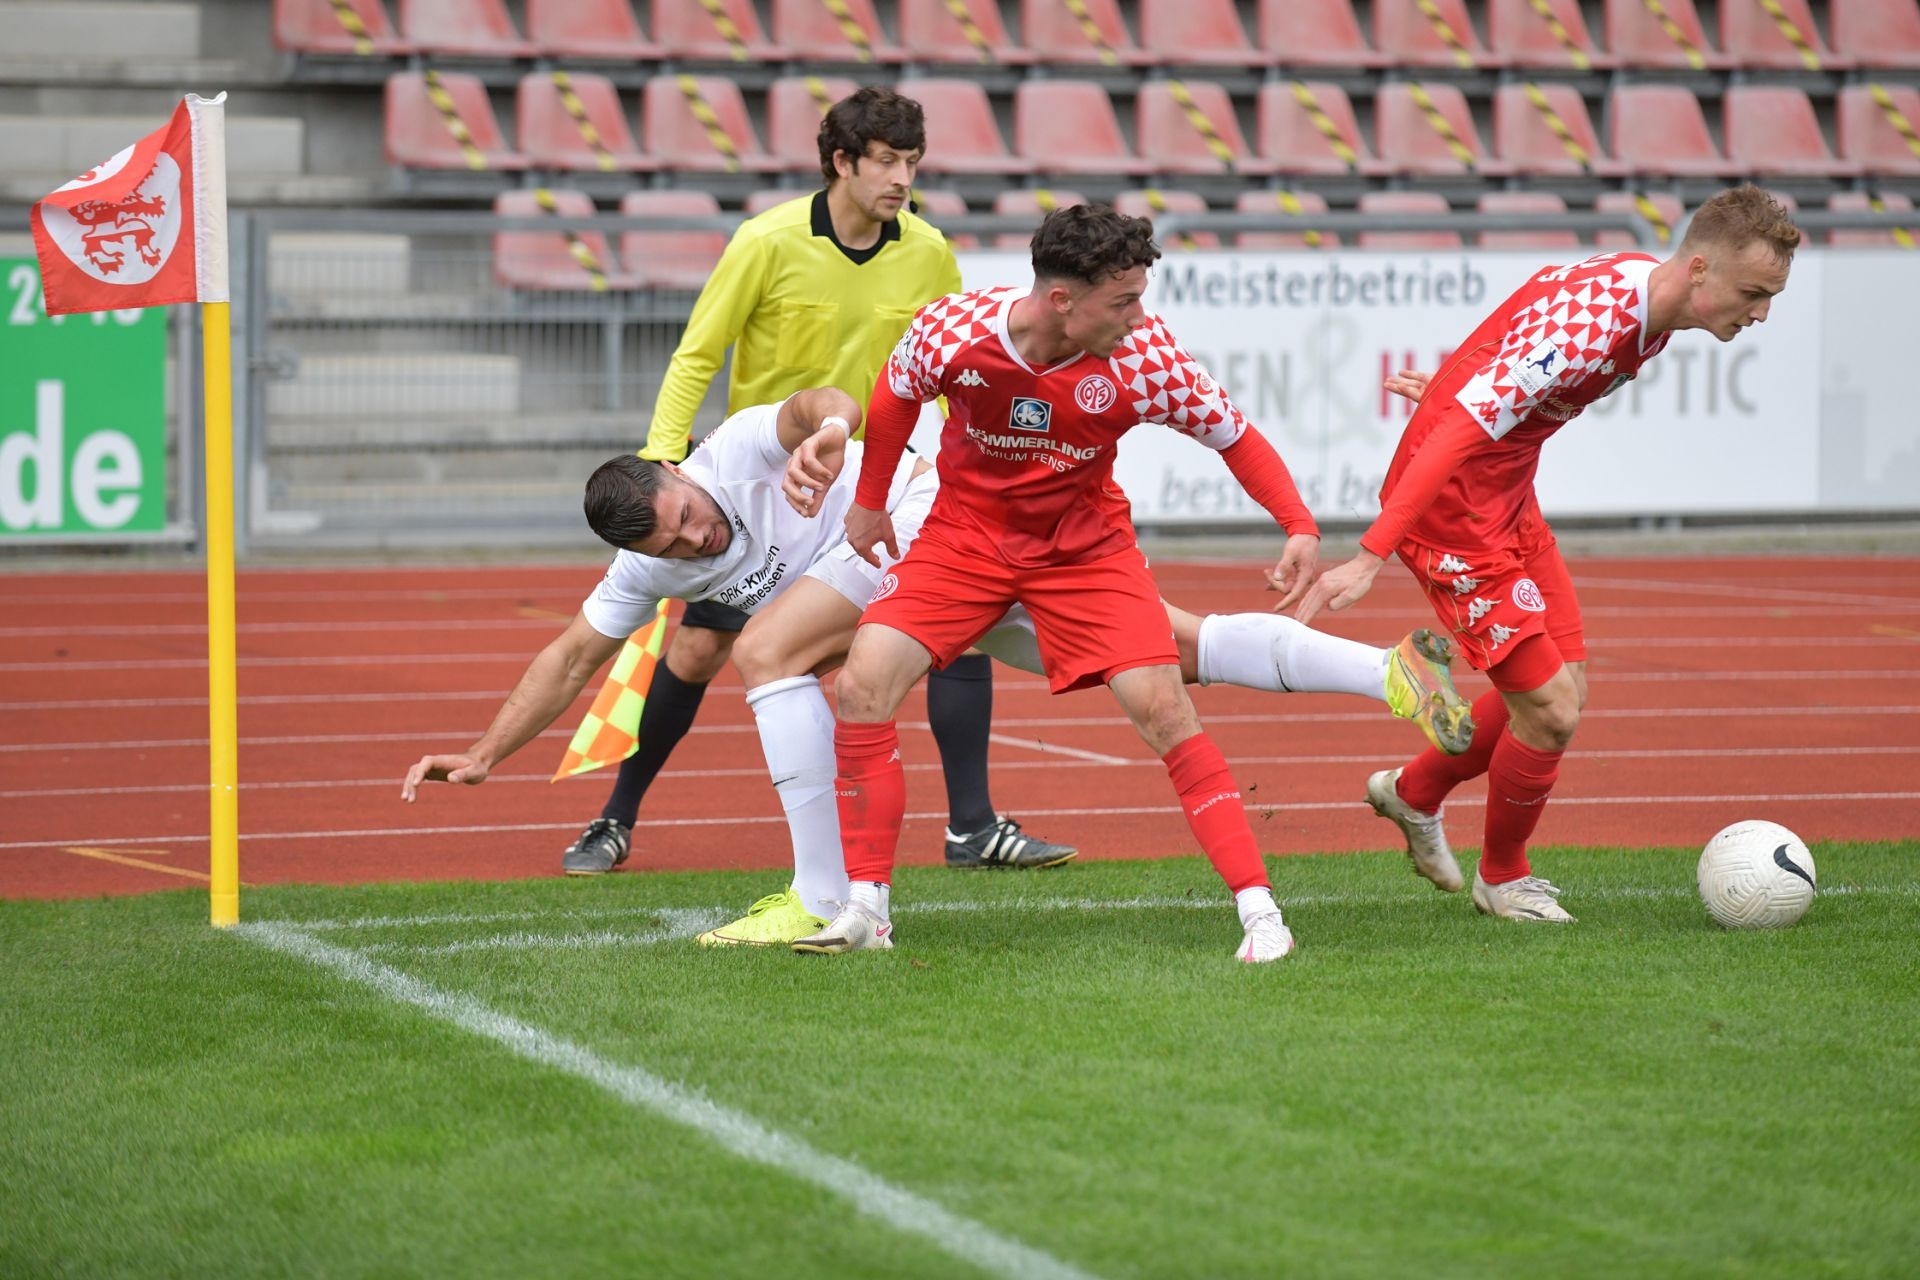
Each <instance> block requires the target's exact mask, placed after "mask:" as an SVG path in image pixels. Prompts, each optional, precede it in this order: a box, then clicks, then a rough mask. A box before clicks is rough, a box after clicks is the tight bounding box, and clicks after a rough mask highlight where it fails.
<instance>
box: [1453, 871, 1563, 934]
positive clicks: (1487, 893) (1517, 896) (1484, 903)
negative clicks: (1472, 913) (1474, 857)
mask: <svg viewBox="0 0 1920 1280" xmlns="http://www.w3.org/2000/svg"><path fill="white" fill-rule="evenodd" d="M1559 896H1560V890H1558V889H1556V888H1555V887H1554V886H1553V885H1551V884H1549V883H1548V882H1547V881H1545V880H1542V879H1541V878H1540V877H1539V876H1522V877H1520V878H1519V879H1518V880H1509V881H1507V882H1506V883H1505V884H1488V883H1487V882H1486V881H1485V880H1482V879H1481V878H1480V872H1479V870H1478V869H1477V868H1476V869H1475V870H1474V873H1473V906H1474V909H1475V910H1476V911H1478V912H1480V913H1481V914H1482V915H1489V916H1503V917H1505V918H1506V919H1508V920H1525V921H1528V922H1530V923H1535V924H1573V923H1575V920H1574V918H1573V917H1572V916H1570V915H1568V914H1567V912H1566V908H1564V907H1562V906H1561V905H1560V904H1559V903H1558V902H1555V901H1554V899H1555V898H1558V897H1559Z"/></svg>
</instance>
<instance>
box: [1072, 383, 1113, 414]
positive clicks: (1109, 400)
mask: <svg viewBox="0 0 1920 1280" xmlns="http://www.w3.org/2000/svg"><path fill="white" fill-rule="evenodd" d="M1119 394H1120V393H1119V392H1117V391H1115V390H1114V389H1113V384H1112V383H1111V382H1109V381H1107V380H1106V379H1105V378H1103V377H1101V376H1100V375H1099V374H1097V373H1090V374H1088V375H1087V376H1086V377H1084V378H1082V379H1080V385H1079V386H1077V387H1075V388H1074V389H1073V402H1074V403H1075V404H1077V405H1079V406H1080V407H1081V408H1082V409H1084V410H1086V411H1087V412H1088V413H1105V412H1106V411H1107V410H1108V409H1111V408H1112V407H1113V402H1114V401H1115V400H1116V399H1117V398H1118V397H1119Z"/></svg>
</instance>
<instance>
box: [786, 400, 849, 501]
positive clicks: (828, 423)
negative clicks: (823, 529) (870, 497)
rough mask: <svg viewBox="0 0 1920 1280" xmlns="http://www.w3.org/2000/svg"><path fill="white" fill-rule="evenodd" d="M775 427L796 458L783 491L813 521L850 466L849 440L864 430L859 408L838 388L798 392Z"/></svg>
mask: <svg viewBox="0 0 1920 1280" xmlns="http://www.w3.org/2000/svg"><path fill="white" fill-rule="evenodd" d="M777 429H778V434H779V439H780V446H781V447H782V448H783V449H785V450H786V451H787V452H788V453H789V454H791V455H792V456H791V457H790V458H788V460H787V470H786V474H785V476H783V477H782V479H781V482H780V492H781V493H782V494H784V495H785V496H786V499H787V503H788V505H790V506H791V507H792V508H793V509H794V510H795V511H798V512H799V513H800V514H801V515H803V516H806V517H808V518H809V519H811V518H812V517H813V516H815V515H817V514H819V511H820V503H821V500H822V499H823V498H824V497H825V496H826V492H827V490H828V488H830V487H831V486H832V484H833V482H834V481H835V480H836V479H837V478H838V477H839V475H840V470H841V468H842V467H844V466H845V465H846V461H847V455H846V448H847V441H849V440H851V439H852V438H853V433H854V432H855V431H857V430H859V429H860V406H859V404H858V403H857V402H855V400H854V398H853V397H852V396H850V395H848V394H847V393H846V392H844V391H841V390H839V389H838V388H837V387H815V388H812V389H810V390H807V391H799V392H795V393H794V394H793V395H791V396H789V397H788V398H787V400H786V403H784V404H782V405H781V406H780V418H779V422H778V428H777Z"/></svg>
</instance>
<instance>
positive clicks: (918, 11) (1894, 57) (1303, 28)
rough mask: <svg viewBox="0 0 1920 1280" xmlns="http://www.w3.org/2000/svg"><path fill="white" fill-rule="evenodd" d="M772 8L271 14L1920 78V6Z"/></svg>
mask: <svg viewBox="0 0 1920 1280" xmlns="http://www.w3.org/2000/svg"><path fill="white" fill-rule="evenodd" d="M770 7H771V14H772V28H771V29H772V38H771V39H768V38H767V34H766V31H767V29H766V28H765V27H763V26H762V25H761V22H760V18H759V15H758V13H757V12H756V10H755V8H754V4H753V0H652V4H651V8H652V15H651V22H652V34H651V36H649V35H648V34H647V33H646V32H645V31H644V30H643V29H642V27H641V26H640V23H639V22H638V21H637V20H636V18H635V14H634V10H633V8H632V6H631V4H630V3H629V0H526V14H527V34H526V36H525V37H523V36H522V35H521V34H520V32H519V30H518V29H517V28H516V27H515V25H514V23H513V21H512V18H511V16H510V15H509V14H508V12H507V9H506V6H505V3H504V0H399V25H398V27H397V28H396V27H395V26H394V25H393V24H392V23H391V22H390V21H389V20H388V17H387V12H386V7H385V5H384V4H383V3H382V0H274V35H275V39H276V40H277V42H278V43H279V44H280V46H281V47H282V48H285V49H287V50H290V51H294V52H299V53H309V54H324V55H344V56H354V55H362V56H393V55H402V54H414V53H418V54H426V55H435V56H445V57H460V58H490V59H509V60H512V59H528V58H537V57H550V58H565V59H576V58H577V59H609V60H622V61H636V60H638V61H646V60H652V59H661V58H668V59H694V60H721V61H759V62H785V61H794V60H798V61H809V62H877V63H898V62H930V63H956V62H957V63H984V64H995V63H998V64H1004V65H1012V66H1019V65H1024V64H1027V63H1064V64H1081V65H1089V64H1107V65H1115V66H1151V65H1177V66H1196V65H1197V66H1207V65H1214V66H1234V65H1237V66H1267V65H1275V64H1277V65H1284V66H1294V67H1314V66H1338V67H1349V68H1360V69H1364V68H1370V67H1381V66H1388V65H1393V66H1401V67H1422V68H1427V67H1430V68H1452V69H1463V70H1484V69H1499V68H1504V67H1521V68H1558V69H1569V68H1571V69H1574V70H1588V69H1602V70H1604V69H1607V68H1611V67H1616V66H1626V67H1645V68H1674V69H1679V70H1687V69H1694V70H1717V69H1725V68H1732V67H1742V68H1779V69H1785V70H1802V69H1807V70H1826V71H1844V70H1847V69H1850V68H1853V67H1869V68H1920V9H1916V7H1915V6H1914V5H1913V3H1912V2H1911V0H1829V5H1828V11H1829V17H1830V22H1829V29H1828V30H1827V31H1824V32H1823V31H1822V30H1821V28H1820V25H1819V24H1818V23H1817V22H1816V21H1815V19H1814V15H1813V13H1812V11H1811V9H1810V7H1809V5H1808V0H1719V13H1718V17H1719V32H1720V44H1719V45H1718V46H1716V45H1714V44H1712V43H1710V42H1709V40H1708V38H1707V35H1706V32H1705V30H1704V27H1703V25H1702V23H1701V20H1700V15H1699V12H1698V10H1697V9H1696V7H1695V4H1694V0H1659V3H1649V2H1648V0H1606V4H1605V27H1604V30H1605V37H1606V38H1605V42H1604V45H1602V44H1600V43H1598V42H1596V41H1595V40H1594V38H1593V36H1592V33H1591V31H1590V30H1589V28H1588V26H1587V23H1586V20H1585V18H1584V16H1583V15H1582V12H1581V5H1580V0H1487V2H1486V6H1485V12H1486V28H1487V31H1486V39H1485V41H1484V42H1483V41H1482V39H1481V37H1480V34H1479V33H1478V32H1477V31H1476V30H1475V27H1474V24H1473V22H1472V20H1471V18H1470V16H1469V14H1468V12H1467V7H1466V4H1465V2H1464V0H1372V4H1371V6H1370V7H1371V18H1372V30H1373V39H1372V40H1371V42H1369V41H1368V40H1367V39H1366V37H1365V36H1364V35H1363V34H1362V32H1361V29H1360V23H1359V19H1358V14H1357V12H1356V7H1355V5H1354V3H1353V0H1258V5H1257V10H1256V14H1257V17H1256V22H1255V29H1254V31H1253V32H1252V33H1251V34H1250V33H1249V32H1248V31H1247V30H1246V28H1245V26H1244V25H1243V24H1242V23H1241V21H1240V18H1239V15H1238V12H1237V10H1236V5H1235V3H1234V0H1139V26H1140V38H1139V40H1138V41H1136V40H1135V39H1134V36H1133V33H1132V32H1131V31H1130V30H1129V29H1128V27H1127V25H1126V22H1125V20H1124V18H1123V17H1122V15H1121V12H1120V8H1119V4H1118V0H1020V5H1019V15H1020V28H1021V33H1022V39H1021V40H1020V41H1019V42H1018V43H1016V42H1015V41H1014V40H1013V39H1012V38H1011V37H1010V36H1009V34H1008V32H1007V28H1006V24H1005V22H1004V21H1003V19H1002V16H1001V3H1000V0H898V27H899V41H898V43H895V42H894V41H893V40H891V39H889V38H888V36H887V34H886V32H885V31H884V30H883V29H882V28H881V25H880V21H879V18H878V16H877V15H876V13H875V10H874V6H873V2H872V0H770ZM1011 7H1012V6H1011V4H1010V3H1009V4H1008V8H1009V9H1011Z"/></svg>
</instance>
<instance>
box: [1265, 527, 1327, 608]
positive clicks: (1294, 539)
mask: <svg viewBox="0 0 1920 1280" xmlns="http://www.w3.org/2000/svg"><path fill="white" fill-rule="evenodd" d="M1319 567H1320V539H1319V537H1318V535H1315V534H1311V533H1296V534H1293V535H1292V536H1290V537H1289V538H1288V539H1287V545H1286V546H1285V547H1283V548H1281V551H1280V563H1279V564H1277V565H1275V566H1274V567H1273V568H1271V569H1269V570H1267V590H1269V591H1278V592H1280V593H1281V595H1280V603H1279V604H1276V605H1274V606H1273V611H1274V612H1275V613H1284V612H1285V611H1286V610H1288V609H1291V608H1292V607H1293V606H1294V605H1296V604H1298V603H1299V602H1300V599H1301V597H1302V596H1304V595H1306V593H1307V588H1308V587H1310V586H1312V585H1313V575H1314V573H1315V572H1316V571H1317V570H1318V569H1319Z"/></svg>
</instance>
